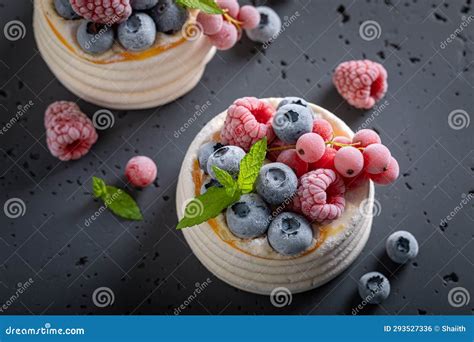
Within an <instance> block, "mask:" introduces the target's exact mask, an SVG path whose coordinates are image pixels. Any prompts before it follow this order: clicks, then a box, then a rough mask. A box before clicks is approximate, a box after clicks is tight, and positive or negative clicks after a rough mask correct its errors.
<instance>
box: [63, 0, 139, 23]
mask: <svg viewBox="0 0 474 342" xmlns="http://www.w3.org/2000/svg"><path fill="white" fill-rule="evenodd" d="M71 6H72V8H73V10H74V11H75V12H76V13H77V14H79V15H80V16H82V17H84V18H85V19H88V20H91V21H93V22H95V23H99V24H109V25H110V24H115V23H121V22H123V21H125V20H127V19H128V17H129V16H130V14H132V6H131V5H130V0H71Z"/></svg>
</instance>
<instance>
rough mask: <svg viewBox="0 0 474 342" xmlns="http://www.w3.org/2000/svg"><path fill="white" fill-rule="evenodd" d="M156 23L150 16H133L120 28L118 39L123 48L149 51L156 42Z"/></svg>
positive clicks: (139, 13)
mask: <svg viewBox="0 0 474 342" xmlns="http://www.w3.org/2000/svg"><path fill="white" fill-rule="evenodd" d="M155 37H156V27H155V22H154V21H153V19H151V17H150V16H149V15H148V14H145V13H141V12H137V13H134V14H132V15H131V16H130V17H129V18H128V19H127V20H126V21H124V22H123V23H121V24H120V25H119V27H118V39H119V41H120V44H122V46H123V47H124V48H125V49H127V50H130V51H141V50H145V49H148V48H149V47H150V46H152V45H153V43H154V42H155Z"/></svg>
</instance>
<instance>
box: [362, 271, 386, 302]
mask: <svg viewBox="0 0 474 342" xmlns="http://www.w3.org/2000/svg"><path fill="white" fill-rule="evenodd" d="M389 294H390V282H389V281H388V279H387V277H385V276H384V275H383V274H382V273H379V272H369V273H366V274H364V275H363V276H362V277H361V278H360V280H359V295H360V297H361V298H362V300H364V301H366V302H367V303H369V304H380V303H382V302H383V301H384V300H385V299H387V297H388V295H389Z"/></svg>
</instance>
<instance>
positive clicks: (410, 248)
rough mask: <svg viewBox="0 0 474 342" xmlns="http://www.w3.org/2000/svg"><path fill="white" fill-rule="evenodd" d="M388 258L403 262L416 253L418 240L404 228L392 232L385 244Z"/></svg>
mask: <svg viewBox="0 0 474 342" xmlns="http://www.w3.org/2000/svg"><path fill="white" fill-rule="evenodd" d="M385 248H386V250H387V254H388V256H389V258H390V259H392V260H393V261H394V262H396V263H398V264H404V263H406V262H407V261H409V260H411V259H414V258H415V257H416V256H417V255H418V241H416V239H415V237H414V236H413V235H412V234H411V233H409V232H407V231H404V230H400V231H398V232H395V233H393V234H392V235H390V236H389V237H388V239H387V242H386V244H385Z"/></svg>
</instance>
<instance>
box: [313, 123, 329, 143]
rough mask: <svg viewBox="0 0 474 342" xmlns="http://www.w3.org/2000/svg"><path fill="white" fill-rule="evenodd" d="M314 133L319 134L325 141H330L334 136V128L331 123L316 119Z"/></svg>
mask: <svg viewBox="0 0 474 342" xmlns="http://www.w3.org/2000/svg"><path fill="white" fill-rule="evenodd" d="M313 133H318V134H319V135H320V136H321V137H322V138H323V139H324V141H329V140H331V138H332V135H333V130H332V126H331V124H330V123H329V121H327V120H324V119H319V118H316V119H314V121H313Z"/></svg>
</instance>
